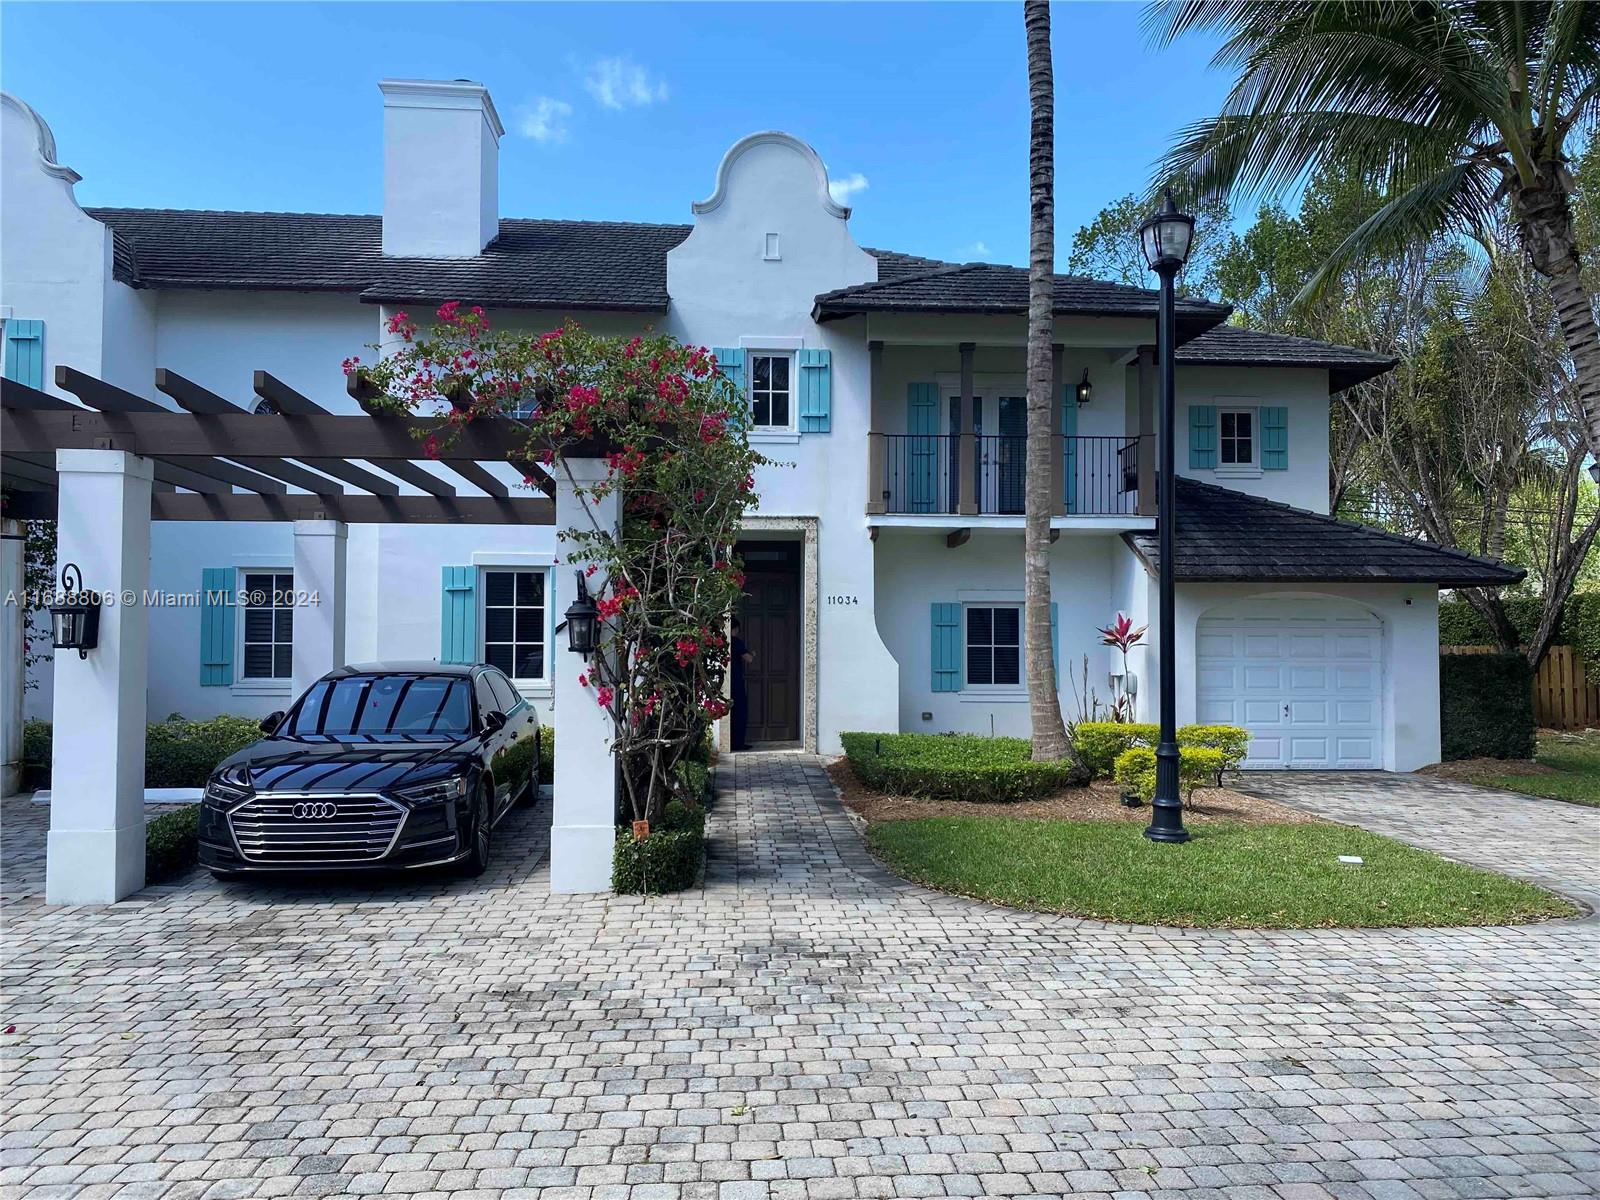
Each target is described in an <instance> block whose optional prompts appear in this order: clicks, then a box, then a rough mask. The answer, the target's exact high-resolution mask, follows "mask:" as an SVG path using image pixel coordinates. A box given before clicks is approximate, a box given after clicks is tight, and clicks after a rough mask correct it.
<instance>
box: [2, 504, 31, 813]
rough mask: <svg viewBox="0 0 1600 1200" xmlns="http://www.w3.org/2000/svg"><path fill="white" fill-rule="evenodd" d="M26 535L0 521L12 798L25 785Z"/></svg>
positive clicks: (5, 733) (7, 772)
mask: <svg viewBox="0 0 1600 1200" xmlns="http://www.w3.org/2000/svg"><path fill="white" fill-rule="evenodd" d="M26 548H27V535H26V534H25V533H24V532H23V530H22V522H21V521H13V520H11V519H10V518H9V517H7V518H5V519H4V520H3V521H0V662H3V663H5V679H4V682H3V683H0V687H3V688H4V689H5V695H4V696H0V751H3V752H4V756H5V758H4V766H3V767H0V796H9V795H11V793H12V792H14V791H16V790H17V788H19V787H20V786H21V785H22V694H23V687H24V685H25V684H26V683H27V672H26V671H24V670H23V666H22V641H23V635H24V632H25V629H24V626H25V625H26V622H27V619H28V606H27V605H26V604H25V603H24V602H23V596H22V589H23V582H24V578H23V552H24V550H25V549H26Z"/></svg>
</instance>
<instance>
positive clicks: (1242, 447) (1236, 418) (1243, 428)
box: [1217, 408, 1256, 467]
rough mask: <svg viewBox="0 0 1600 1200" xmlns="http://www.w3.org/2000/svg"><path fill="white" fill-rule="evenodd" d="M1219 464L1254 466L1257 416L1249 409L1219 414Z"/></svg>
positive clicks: (1233, 409)
mask: <svg viewBox="0 0 1600 1200" xmlns="http://www.w3.org/2000/svg"><path fill="white" fill-rule="evenodd" d="M1217 426H1218V428H1217V450H1218V451H1219V457H1218V462H1220V463H1221V464H1222V465H1223V466H1225V467H1248V466H1254V465H1255V461H1256V438H1255V427H1256V414H1255V412H1254V410H1253V409H1248V408H1225V409H1223V410H1222V411H1221V412H1220V413H1218V414H1217Z"/></svg>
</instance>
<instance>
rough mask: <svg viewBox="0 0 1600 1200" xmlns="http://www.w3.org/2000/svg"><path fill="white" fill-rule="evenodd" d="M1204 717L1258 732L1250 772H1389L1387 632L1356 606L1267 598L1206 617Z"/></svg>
mask: <svg viewBox="0 0 1600 1200" xmlns="http://www.w3.org/2000/svg"><path fill="white" fill-rule="evenodd" d="M1196 653H1197V656H1198V659H1197V662H1196V675H1197V679H1198V684H1199V687H1198V696H1197V701H1198V703H1197V712H1198V716H1199V720H1200V721H1201V723H1203V724H1207V725H1242V726H1244V727H1245V728H1246V729H1248V730H1249V731H1250V734H1251V738H1250V757H1249V758H1248V759H1247V760H1246V762H1245V766H1247V767H1262V768H1272V767H1276V768H1284V767H1292V768H1302V769H1312V768H1341V769H1343V768H1360V767H1371V768H1377V767H1380V766H1382V765H1383V718H1382V705H1381V703H1380V688H1381V686H1382V676H1383V627H1382V625H1381V624H1380V623H1379V621H1378V619H1377V618H1376V617H1374V616H1372V615H1371V614H1370V613H1368V612H1365V611H1363V610H1361V609H1358V608H1356V607H1354V606H1352V605H1343V604H1337V603H1328V602H1321V601H1315V600H1277V601H1263V602H1261V603H1260V604H1257V605H1252V606H1251V608H1250V610H1249V615H1229V616H1215V617H1204V618H1202V619H1201V621H1200V632H1199V638H1198V644H1197V646H1196Z"/></svg>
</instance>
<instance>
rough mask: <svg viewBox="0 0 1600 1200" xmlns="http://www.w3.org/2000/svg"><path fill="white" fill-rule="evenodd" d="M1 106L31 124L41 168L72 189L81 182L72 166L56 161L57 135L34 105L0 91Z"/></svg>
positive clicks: (35, 150) (34, 145)
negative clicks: (63, 181) (52, 131)
mask: <svg viewBox="0 0 1600 1200" xmlns="http://www.w3.org/2000/svg"><path fill="white" fill-rule="evenodd" d="M0 106H3V107H5V108H9V109H11V110H12V111H14V112H15V113H16V114H17V115H18V116H20V117H21V118H22V119H23V121H25V122H26V123H27V125H28V126H31V128H32V134H33V148H34V153H35V154H36V155H37V156H38V159H39V169H40V170H41V171H43V172H44V173H45V174H46V175H48V176H50V177H51V178H52V179H61V180H65V181H66V184H67V188H68V190H69V191H70V189H71V187H72V185H73V184H75V183H77V182H79V181H80V180H81V179H82V178H83V176H82V175H79V174H78V173H77V172H76V171H74V170H73V169H72V168H71V167H64V166H62V165H61V164H60V163H58V162H57V161H56V135H55V134H53V133H51V132H50V126H49V125H48V124H46V123H45V119H44V118H43V117H41V116H40V115H39V114H38V113H36V112H35V111H34V110H33V106H32V105H30V104H28V103H27V102H26V101H23V100H20V99H18V98H17V97H16V96H13V95H12V94H11V93H10V92H0Z"/></svg>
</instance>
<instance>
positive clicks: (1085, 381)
mask: <svg viewBox="0 0 1600 1200" xmlns="http://www.w3.org/2000/svg"><path fill="white" fill-rule="evenodd" d="M1093 398H1094V385H1093V384H1091V383H1090V382H1089V368H1088V367H1085V368H1084V369H1083V378H1082V379H1080V380H1078V407H1079V408H1082V407H1083V406H1084V405H1085V404H1087V403H1089V401H1090V400H1092V399H1093Z"/></svg>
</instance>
